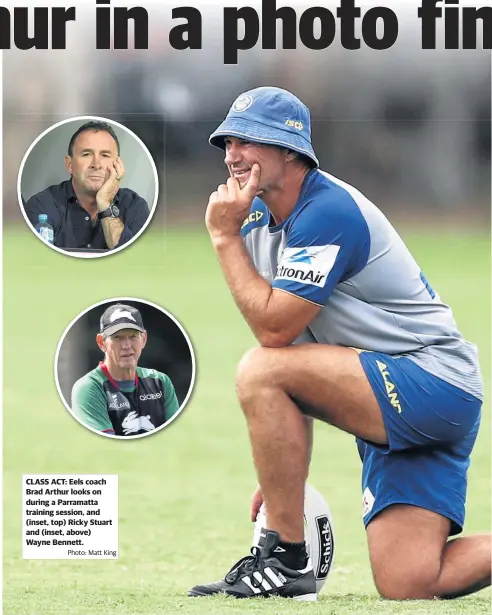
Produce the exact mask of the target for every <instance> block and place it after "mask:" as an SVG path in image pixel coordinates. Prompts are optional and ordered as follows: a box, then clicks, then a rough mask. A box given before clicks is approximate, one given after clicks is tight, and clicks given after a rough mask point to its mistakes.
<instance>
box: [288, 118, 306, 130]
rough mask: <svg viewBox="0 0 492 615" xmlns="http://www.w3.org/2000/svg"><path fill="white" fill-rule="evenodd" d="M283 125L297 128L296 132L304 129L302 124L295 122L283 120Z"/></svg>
mask: <svg viewBox="0 0 492 615" xmlns="http://www.w3.org/2000/svg"><path fill="white" fill-rule="evenodd" d="M285 125H286V126H288V127H289V128H297V130H302V129H303V128H304V124H303V123H302V122H298V121H296V120H285Z"/></svg>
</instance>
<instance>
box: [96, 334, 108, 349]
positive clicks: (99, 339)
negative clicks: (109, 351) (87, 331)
mask: <svg viewBox="0 0 492 615" xmlns="http://www.w3.org/2000/svg"><path fill="white" fill-rule="evenodd" d="M96 344H97V345H98V346H99V350H101V352H106V341H105V338H104V335H102V333H98V334H97V335H96Z"/></svg>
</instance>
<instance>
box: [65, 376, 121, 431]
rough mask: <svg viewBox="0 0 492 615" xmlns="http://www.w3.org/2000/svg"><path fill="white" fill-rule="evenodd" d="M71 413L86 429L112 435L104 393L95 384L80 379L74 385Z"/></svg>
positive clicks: (85, 379)
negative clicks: (89, 428)
mask: <svg viewBox="0 0 492 615" xmlns="http://www.w3.org/2000/svg"><path fill="white" fill-rule="evenodd" d="M72 412H73V413H74V415H75V416H76V417H77V418H78V419H80V420H81V421H82V423H84V425H87V427H92V429H96V430H97V431H103V432H104V433H109V434H113V435H114V429H113V425H112V423H111V420H110V418H109V414H108V407H107V404H106V398H105V396H104V391H103V390H102V389H101V387H100V386H98V385H97V384H96V383H95V382H92V381H91V380H89V379H87V378H82V379H81V380H78V381H77V382H76V383H75V384H74V386H73V389H72Z"/></svg>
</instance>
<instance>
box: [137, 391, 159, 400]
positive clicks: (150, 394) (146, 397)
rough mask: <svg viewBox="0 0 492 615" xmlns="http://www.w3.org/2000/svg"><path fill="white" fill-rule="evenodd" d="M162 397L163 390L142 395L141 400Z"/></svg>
mask: <svg viewBox="0 0 492 615" xmlns="http://www.w3.org/2000/svg"><path fill="white" fill-rule="evenodd" d="M161 397H162V391H159V393H147V394H146V395H140V397H139V399H140V401H147V400H148V399H160V398H161Z"/></svg>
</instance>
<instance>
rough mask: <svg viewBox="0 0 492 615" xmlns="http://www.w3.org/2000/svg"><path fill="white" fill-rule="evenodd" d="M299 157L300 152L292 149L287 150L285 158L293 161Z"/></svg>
mask: <svg viewBox="0 0 492 615" xmlns="http://www.w3.org/2000/svg"><path fill="white" fill-rule="evenodd" d="M297 158H299V154H298V153H297V152H294V151H292V150H291V149H288V150H286V152H285V160H286V161H287V162H292V160H297Z"/></svg>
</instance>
